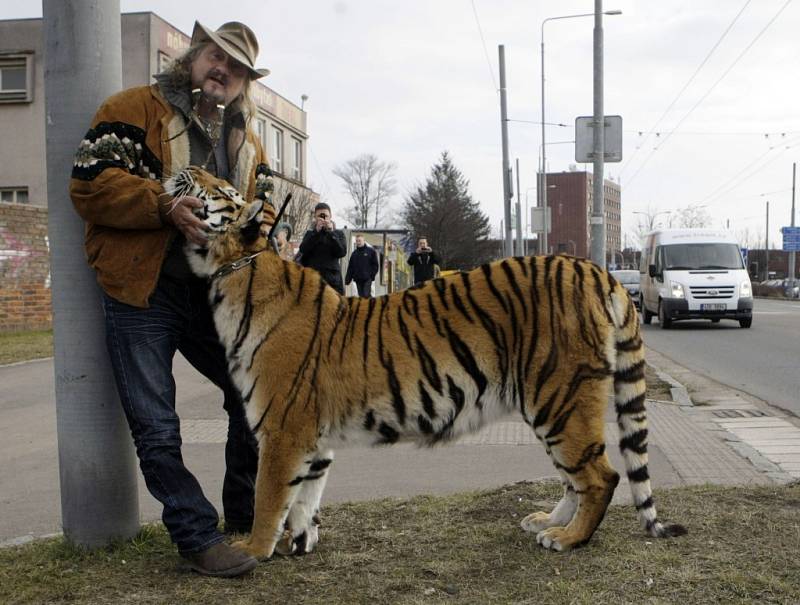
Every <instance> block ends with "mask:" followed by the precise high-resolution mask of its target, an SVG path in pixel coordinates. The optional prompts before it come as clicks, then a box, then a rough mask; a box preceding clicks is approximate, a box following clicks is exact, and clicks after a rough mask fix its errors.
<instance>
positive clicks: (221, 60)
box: [192, 42, 248, 105]
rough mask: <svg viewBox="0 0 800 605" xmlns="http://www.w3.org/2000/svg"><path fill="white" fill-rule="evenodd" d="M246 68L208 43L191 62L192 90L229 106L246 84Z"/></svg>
mask: <svg viewBox="0 0 800 605" xmlns="http://www.w3.org/2000/svg"><path fill="white" fill-rule="evenodd" d="M247 80H248V75H247V67H245V66H244V65H242V64H241V63H239V61H236V60H235V59H233V58H232V57H231V56H230V55H229V54H228V53H226V52H225V51H224V50H222V49H221V48H220V47H219V46H217V45H216V44H214V43H213V42H210V43H209V44H207V45H206V47H205V48H204V49H203V50H202V51H200V54H199V55H198V56H197V58H196V59H195V60H194V61H193V62H192V88H200V89H202V90H203V93H204V94H205V95H206V96H207V97H208V98H209V99H213V100H214V101H215V102H217V103H222V104H224V105H229V104H230V103H231V102H232V101H233V100H234V99H235V98H236V97H238V96H239V95H240V94H241V93H242V90H244V86H245V84H246V83H247Z"/></svg>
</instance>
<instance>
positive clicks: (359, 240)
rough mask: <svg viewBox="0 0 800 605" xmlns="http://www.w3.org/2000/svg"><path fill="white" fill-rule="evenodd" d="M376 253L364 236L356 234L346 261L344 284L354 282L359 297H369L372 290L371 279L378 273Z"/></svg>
mask: <svg viewBox="0 0 800 605" xmlns="http://www.w3.org/2000/svg"><path fill="white" fill-rule="evenodd" d="M378 267H379V264H378V253H377V252H375V248H373V247H372V246H369V245H367V242H366V241H365V240H364V236H363V235H361V234H358V235H356V247H355V250H353V252H352V254H351V255H350V261H349V262H348V263H347V274H346V275H345V280H344V282H345V285H348V286H349V285H350V282H353V281H355V282H356V288H357V289H358V295H359V296H360V297H361V298H369V297H370V294H371V292H372V280H374V279H375V275H376V274H377V273H378Z"/></svg>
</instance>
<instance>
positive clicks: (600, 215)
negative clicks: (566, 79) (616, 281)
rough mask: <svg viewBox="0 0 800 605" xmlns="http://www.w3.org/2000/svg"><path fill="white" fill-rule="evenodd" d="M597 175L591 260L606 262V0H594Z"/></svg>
mask: <svg viewBox="0 0 800 605" xmlns="http://www.w3.org/2000/svg"><path fill="white" fill-rule="evenodd" d="M593 154H594V175H593V176H592V179H593V180H592V197H593V199H592V216H591V218H590V222H591V231H590V236H591V240H592V260H593V261H594V262H595V263H597V264H598V265H600V266H601V267H603V268H605V266H606V226H605V203H604V202H605V198H604V196H603V184H604V183H603V181H604V178H603V165H604V162H605V116H604V114H603V0H594V146H593Z"/></svg>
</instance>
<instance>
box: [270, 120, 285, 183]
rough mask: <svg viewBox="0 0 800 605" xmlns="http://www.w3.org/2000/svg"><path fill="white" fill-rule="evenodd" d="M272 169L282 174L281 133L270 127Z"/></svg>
mask: <svg viewBox="0 0 800 605" xmlns="http://www.w3.org/2000/svg"><path fill="white" fill-rule="evenodd" d="M272 169H273V170H274V171H275V172H278V173H280V174H283V131H282V130H280V129H278V128H275V127H274V126H273V127H272Z"/></svg>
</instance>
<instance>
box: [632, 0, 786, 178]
mask: <svg viewBox="0 0 800 605" xmlns="http://www.w3.org/2000/svg"><path fill="white" fill-rule="evenodd" d="M791 2H792V0H786V2H784V4H783V6H781V7H780V8H779V9H778V11H777V12H776V13H775V14H774V15H773V16H772V18H771V19H770V20H769V21H768V22H767V24H766V25H765V26H764V27H763V28H762V29H761V30H760V31H759V32H758V34H756V36H755V37H754V38H753V39H752V40H751V41H750V43H749V44H748V45H747V46H746V47H745V48H744V50H743V51H742V52H741V53H739V55H738V56H737V57H736V59H734V61H733V63H731V64H730V65H729V66H728V68H727V69H726V70H725V71H724V72H723V73H722V75H721V76H720V77H719V78H718V79H717V80H716V81H715V82H714V84H712V85H711V87H710V88H709V89H708V90H707V91H706V93H705V94H704V95H703V96H702V97H700V99H699V100H698V101H697V102H696V103H695V104H694V105H693V106H692V107H691V109H689V111H687V112H686V113H685V114H684V115H683V117H682V118H681V119H680V120H678V123H677V124H676V125H675V126H674V127H673V129H672V130H671V131H669V132H668V133H667V136H666V137H664V140H663V141H661V144H660V145H658V146H657V147H654V148H653V150H652V151H651V152H650V154H649V155H648V156H647V157H646V158H645V160H644V162H642V164H641V165H640V166H639V168H638V169H637V170H636V172H635V173H634V174H633V176H632V177H631V178H630V179H628V185H629V186H630V183H631V181H633V180H634V179H635V178H636V177H637V176H638V175H639V173H640V172H641V171H642V169H643V168H644V167H645V166H646V165H647V164H648V162H649V161H650V159H651V158H652V157H653V155H654V154H655V153H656V152H657V151H658V150H660V149H661V148H662V147H663V146H664V145H665V144H666V142H667V141H668V140H669V139H670V137H671V136H672V134H674V133H675V131H677V130H678V128H680V126H681V124H683V123H684V122H685V121H686V119H687V118H688V117H689V116H690V115H691V114H692V113H693V112H694V110H695V109H697V108H698V107H699V106H700V105H701V104H702V103H703V101H705V100H706V99H707V98H708V96H709V95H710V94H711V93H712V92H713V91H714V89H715V88H716V87H717V86H718V85H719V83H720V82H722V80H724V79H725V77H726V76H727V75H728V74H729V73H730V72H731V71H732V70H733V68H734V67H735V66H736V65H737V64H738V63H739V61H741V60H742V59H743V58H744V56H745V55H746V54H747V53H748V52H749V51H750V49H751V48H752V47H753V45H755V43H756V42H757V41H758V40H759V38H761V36H762V35H763V34H764V32H766V31H767V29H769V27H770V26H771V25H772V24H773V23H774V22H775V21H776V20H777V18H778V17H779V16H780V15H781V13H782V12H783V11H784V10H785V9H786V7H787V6H789V4H791Z"/></svg>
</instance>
